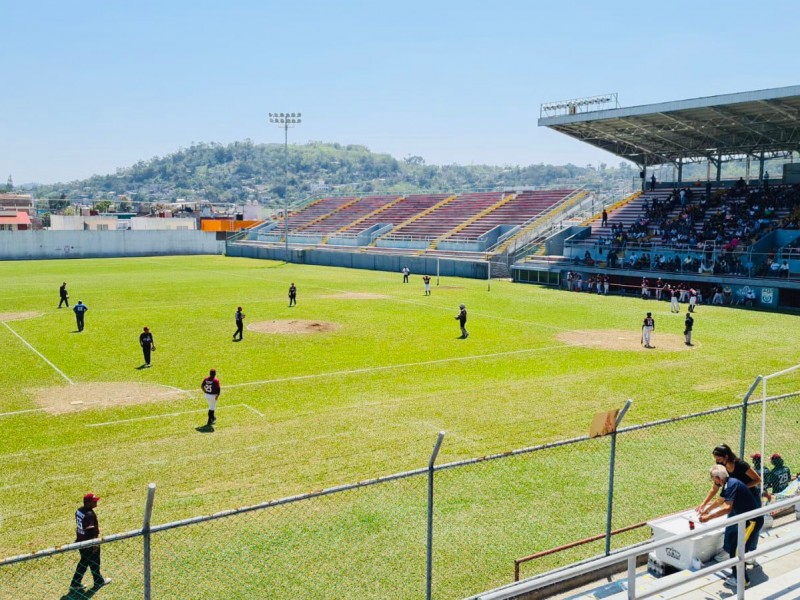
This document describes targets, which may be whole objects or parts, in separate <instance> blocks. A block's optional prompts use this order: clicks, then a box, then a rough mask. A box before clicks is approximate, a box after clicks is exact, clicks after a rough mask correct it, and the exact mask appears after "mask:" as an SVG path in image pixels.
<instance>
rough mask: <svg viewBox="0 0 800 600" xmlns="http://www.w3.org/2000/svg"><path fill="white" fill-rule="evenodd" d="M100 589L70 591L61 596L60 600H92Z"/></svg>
mask: <svg viewBox="0 0 800 600" xmlns="http://www.w3.org/2000/svg"><path fill="white" fill-rule="evenodd" d="M101 589H102V588H94V587H92V588H83V589H80V590H70V591H69V592H67V593H66V594H64V595H63V596H61V600H84V598H92V597H93V596H94V595H95V594H96V593H97V592H99V591H100V590H101Z"/></svg>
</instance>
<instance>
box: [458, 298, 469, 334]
mask: <svg viewBox="0 0 800 600" xmlns="http://www.w3.org/2000/svg"><path fill="white" fill-rule="evenodd" d="M458 308H460V309H461V310H460V312H459V313H458V314H457V315H456V320H458V322H459V324H460V325H461V338H460V339H462V340H465V339H467V338H468V337H469V332H468V331H467V328H466V327H465V326H466V324H467V307H466V306H465V305H463V304H462V305H460V306H459V307H458Z"/></svg>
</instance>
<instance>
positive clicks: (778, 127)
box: [539, 86, 800, 165]
mask: <svg viewBox="0 0 800 600" xmlns="http://www.w3.org/2000/svg"><path fill="white" fill-rule="evenodd" d="M539 125H540V126H544V127H549V128H551V129H554V130H555V131H560V132H561V133H564V134H566V135H569V136H570V137H574V138H576V139H578V140H581V141H583V142H586V143H588V144H592V145H593V146H596V147H598V148H602V149H603V150H607V151H609V152H611V153H613V154H616V155H617V156H620V157H622V158H626V159H628V160H632V161H633V162H635V163H637V164H639V165H643V164H648V165H653V164H663V163H675V162H678V160H679V159H681V160H683V161H684V162H693V161H698V160H707V159H708V158H714V159H716V157H717V156H718V155H721V157H722V159H723V160H726V159H729V158H738V157H741V156H744V155H748V154H749V155H753V156H758V155H760V153H761V152H762V151H763V152H765V153H767V154H774V153H785V152H789V151H797V150H800V86H789V87H784V88H774V89H769V90H757V91H752V92H740V93H736V94H725V95H720V96H710V97H706V98H695V99H690V100H677V101H674V102H662V103H658V104H648V105H642V106H633V107H629V108H614V109H609V110H598V111H593V112H582V113H579V114H574V115H562V116H555V117H543V118H541V119H539Z"/></svg>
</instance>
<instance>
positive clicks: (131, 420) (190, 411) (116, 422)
mask: <svg viewBox="0 0 800 600" xmlns="http://www.w3.org/2000/svg"><path fill="white" fill-rule="evenodd" d="M239 406H243V407H245V408H247V409H249V410H251V411H253V412H254V413H256V414H257V415H260V416H262V417H263V416H264V415H263V414H262V413H260V412H258V411H257V410H256V409H255V408H253V407H252V406H249V405H247V404H241V403H239V404H229V405H228V406H226V407H225V408H237V407H239ZM204 412H208V409H205V408H198V409H197V410H184V411H180V412H172V413H164V414H160V415H147V416H144V417H134V418H132V419H119V420H117V421H105V422H103V423H86V425H84V427H106V426H108V425H120V424H122V423H134V422H136V421H150V420H152V419H163V418H165V417H179V416H181V415H190V414H193V413H204Z"/></svg>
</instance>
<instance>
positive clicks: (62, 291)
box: [58, 281, 69, 308]
mask: <svg viewBox="0 0 800 600" xmlns="http://www.w3.org/2000/svg"><path fill="white" fill-rule="evenodd" d="M58 296H59V298H61V299H60V300H59V301H58V308H61V305H62V304H66V305H67V308H69V293H67V282H66V281H65V282H64V283H62V284H61V286H60V287H59V288H58Z"/></svg>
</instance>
